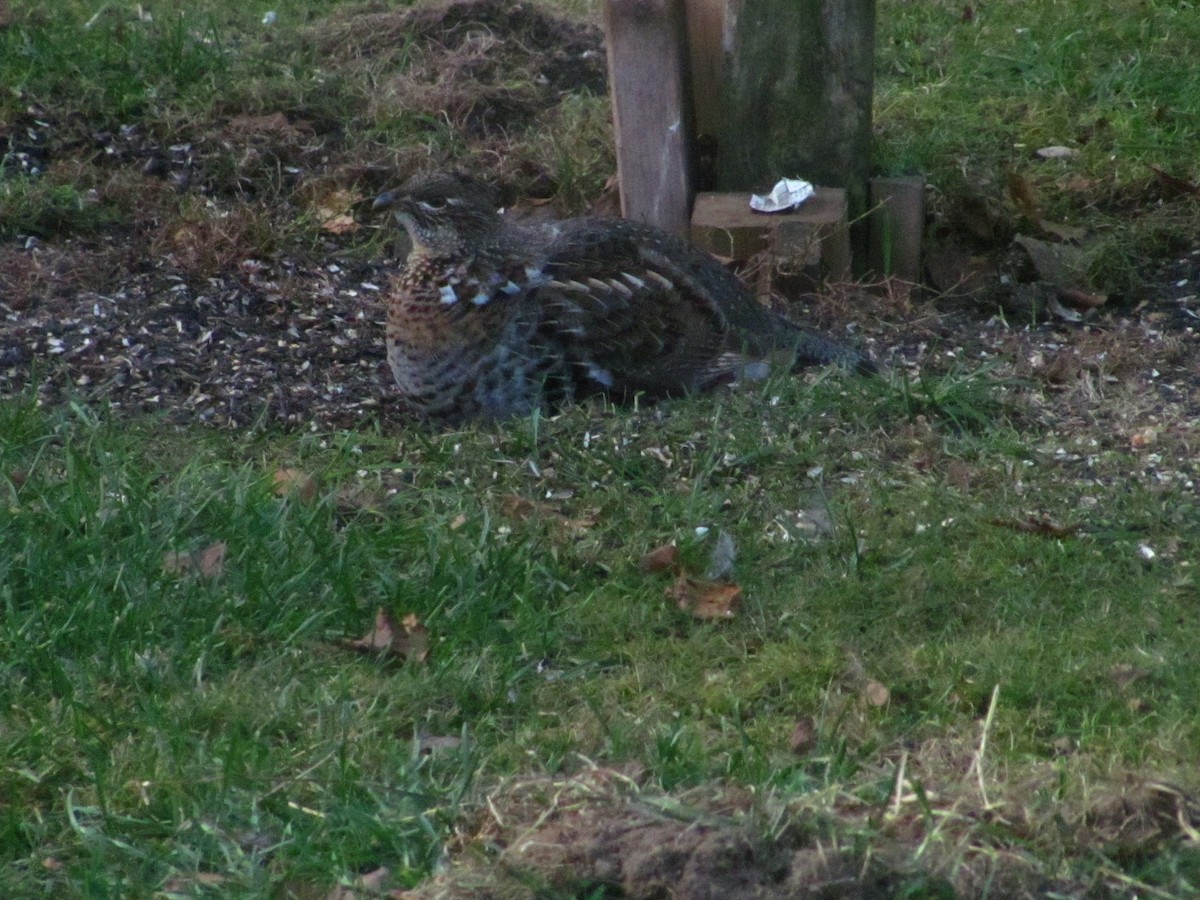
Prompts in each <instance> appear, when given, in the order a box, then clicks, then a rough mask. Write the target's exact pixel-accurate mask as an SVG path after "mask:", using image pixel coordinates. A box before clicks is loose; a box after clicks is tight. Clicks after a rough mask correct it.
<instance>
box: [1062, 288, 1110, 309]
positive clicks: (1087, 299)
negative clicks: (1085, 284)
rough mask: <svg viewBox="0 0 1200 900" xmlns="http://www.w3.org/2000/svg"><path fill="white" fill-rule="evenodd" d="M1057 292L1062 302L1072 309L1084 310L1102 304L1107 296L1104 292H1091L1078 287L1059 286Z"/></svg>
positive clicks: (1105, 301) (1106, 300) (1106, 299)
mask: <svg viewBox="0 0 1200 900" xmlns="http://www.w3.org/2000/svg"><path fill="white" fill-rule="evenodd" d="M1058 293H1059V296H1061V297H1062V299H1063V302H1064V303H1065V304H1067V306H1070V307H1072V308H1073V309H1080V310H1085V311H1086V310H1089V309H1095V308H1096V307H1097V306H1103V305H1104V304H1105V303H1107V302H1108V296H1107V295H1105V294H1093V293H1091V292H1089V291H1084V290H1080V289H1079V288H1070V287H1064V288H1059V291H1058Z"/></svg>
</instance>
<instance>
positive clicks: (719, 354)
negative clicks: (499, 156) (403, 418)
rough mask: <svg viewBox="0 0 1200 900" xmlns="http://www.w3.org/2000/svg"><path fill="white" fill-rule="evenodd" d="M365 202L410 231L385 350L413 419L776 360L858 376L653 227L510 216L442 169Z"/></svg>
mask: <svg viewBox="0 0 1200 900" xmlns="http://www.w3.org/2000/svg"><path fill="white" fill-rule="evenodd" d="M375 207H376V208H384V207H387V208H390V209H392V210H393V211H394V214H395V216H396V219H397V220H398V221H399V222H400V223H401V224H402V225H403V226H404V227H405V228H406V229H407V230H408V233H409V236H410V237H411V238H412V251H411V253H410V254H409V257H408V262H407V265H406V267H405V268H404V270H403V271H402V272H401V273H400V274H399V275H397V276H396V277H395V278H394V279H393V283H392V285H391V287H390V292H389V294H388V296H387V301H388V315H387V353H388V363H389V365H390V366H391V370H392V374H393V375H394V376H395V379H396V383H397V385H399V388H400V392H401V394H403V396H404V398H405V400H406V401H407V403H408V404H409V405H410V406H411V407H412V409H413V410H414V411H416V412H417V413H419V414H422V415H425V416H430V417H436V418H442V419H450V420H463V419H470V418H484V419H498V418H504V417H508V416H518V415H525V414H528V413H530V412H532V411H533V410H534V409H537V408H544V407H554V406H557V405H558V404H560V403H562V402H565V401H569V400H571V399H573V398H575V397H578V396H582V395H584V394H589V393H596V392H604V393H607V394H609V395H612V396H616V397H631V396H633V395H634V394H637V393H639V392H640V393H644V394H646V395H650V396H655V397H661V396H665V395H672V394H681V393H686V392H689V391H698V390H703V389H705V388H708V387H711V386H713V385H716V384H720V383H726V382H731V381H736V380H739V379H742V378H746V379H752V378H761V377H763V376H765V375H766V374H767V373H768V371H769V370H770V368H771V366H772V365H773V364H776V363H780V364H786V365H788V366H803V365H823V364H827V363H838V364H841V365H843V366H846V367H847V368H854V369H859V370H862V371H872V370H873V369H874V366H873V364H872V363H871V361H870V360H869V359H868V358H867V357H866V356H864V355H863V354H862V353H860V352H858V351H856V350H853V349H851V348H849V347H846V346H843V345H842V344H839V343H837V342H835V341H833V340H831V339H829V338H825V337H821V336H818V335H815V334H811V333H809V332H806V331H804V330H803V329H801V328H799V327H798V326H796V325H793V324H792V323H790V322H788V321H787V320H785V319H783V318H781V317H779V316H777V315H774V314H773V313H771V312H769V311H768V310H767V309H765V308H764V307H763V306H762V305H760V304H759V303H757V302H756V301H755V300H754V298H753V297H752V296H751V295H750V294H749V293H748V291H747V290H746V288H745V287H744V286H743V284H742V283H741V281H739V280H738V278H737V276H736V275H734V274H733V273H731V272H729V271H728V270H727V269H726V268H725V267H724V266H722V265H721V264H720V263H719V262H717V261H716V260H715V259H713V258H712V257H710V256H708V255H706V254H705V253H703V252H701V251H699V250H697V249H695V248H693V247H691V246H690V245H689V244H688V243H687V242H686V241H684V240H681V239H680V238H677V237H674V236H672V235H670V234H667V233H666V232H663V231H661V230H659V229H657V228H653V227H650V226H647V225H641V224H637V223H635V222H630V221H625V220H621V219H602V218H583V219H570V220H566V221H561V222H555V223H551V224H543V225H537V226H521V225H515V224H511V223H508V222H506V221H504V219H502V218H501V216H500V215H499V214H498V213H497V212H496V205H495V201H494V198H493V195H492V193H491V192H490V190H489V189H488V188H487V187H486V186H484V185H483V184H482V183H480V182H478V181H476V180H475V179H473V178H470V177H467V176H463V175H458V174H450V175H447V174H439V175H432V176H423V177H418V178H417V179H414V180H413V181H411V182H409V183H408V185H406V186H405V188H404V189H402V190H400V191H397V192H394V193H386V194H382V195H381V196H380V197H378V198H377V199H376V200H375Z"/></svg>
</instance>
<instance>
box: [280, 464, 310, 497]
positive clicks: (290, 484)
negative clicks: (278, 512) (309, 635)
mask: <svg viewBox="0 0 1200 900" xmlns="http://www.w3.org/2000/svg"><path fill="white" fill-rule="evenodd" d="M271 480H272V482H273V483H274V485H275V496H277V497H289V496H295V497H296V498H298V499H299V500H300V501H301V502H303V503H311V502H312V501H313V500H314V499H315V498H316V496H317V479H315V478H314V477H313V476H312V475H310V474H308V473H307V472H305V471H304V470H303V469H288V468H284V469H276V470H275V474H274V475H272V476H271Z"/></svg>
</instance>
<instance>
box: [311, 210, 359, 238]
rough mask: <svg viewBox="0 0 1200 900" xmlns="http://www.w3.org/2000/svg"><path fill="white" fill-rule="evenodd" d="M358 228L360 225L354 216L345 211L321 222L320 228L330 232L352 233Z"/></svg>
mask: <svg viewBox="0 0 1200 900" xmlns="http://www.w3.org/2000/svg"><path fill="white" fill-rule="evenodd" d="M360 228H362V226H361V225H359V224H358V222H356V221H354V216H351V215H347V214H345V213H342V214H341V215H338V216H333V217H332V218H330V219H326V220H325V221H324V222H322V223H321V230H322V231H328V232H329V233H330V234H353V233H354V232H355V231H358V230H359V229H360Z"/></svg>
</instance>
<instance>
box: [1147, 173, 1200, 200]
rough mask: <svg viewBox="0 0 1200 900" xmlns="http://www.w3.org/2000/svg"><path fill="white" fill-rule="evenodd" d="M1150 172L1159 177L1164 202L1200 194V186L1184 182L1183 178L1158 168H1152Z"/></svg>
mask: <svg viewBox="0 0 1200 900" xmlns="http://www.w3.org/2000/svg"><path fill="white" fill-rule="evenodd" d="M1150 171H1151V172H1153V173H1154V174H1155V175H1156V176H1158V186H1159V187H1160V188H1162V194H1163V199H1164V200H1174V199H1175V198H1176V197H1187V196H1193V195H1195V194H1200V185H1195V184H1192V183H1191V182H1190V181H1184V180H1183V179H1182V178H1178V177H1176V176H1175V175H1171V174H1170V173H1168V172H1164V171H1163V170H1162V169H1160V168H1159V167H1158V166H1151V167H1150Z"/></svg>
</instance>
